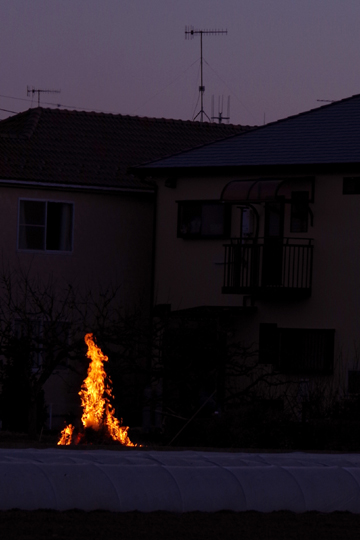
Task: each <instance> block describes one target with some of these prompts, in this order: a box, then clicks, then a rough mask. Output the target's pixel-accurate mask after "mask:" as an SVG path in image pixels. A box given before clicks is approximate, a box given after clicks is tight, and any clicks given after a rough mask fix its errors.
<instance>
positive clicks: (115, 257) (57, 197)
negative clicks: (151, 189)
mask: <svg viewBox="0 0 360 540" xmlns="http://www.w3.org/2000/svg"><path fill="white" fill-rule="evenodd" d="M20 198H25V199H36V200H48V201H62V202H71V203H73V204H74V236H73V250H72V252H71V253H70V252H51V253H50V252H32V251H24V250H18V249H17V229H18V202H19V199H20ZM0 207H1V212H0V256H1V260H2V261H4V263H9V264H10V265H11V266H13V267H15V268H16V266H17V265H20V266H21V267H22V268H29V269H31V271H32V272H33V273H34V275H40V276H43V277H44V278H45V277H46V276H49V275H51V276H53V277H54V278H55V279H56V280H62V281H63V282H65V283H68V282H71V283H73V284H78V285H79V286H85V285H87V286H89V287H90V286H93V287H97V286H99V284H100V286H102V287H107V286H108V285H110V284H114V285H120V286H121V287H122V288H123V291H124V302H126V303H130V304H132V303H133V302H134V301H135V300H136V301H139V300H145V299H146V297H147V298H149V291H150V272H149V270H148V268H149V266H150V261H151V249H152V219H153V218H152V213H153V205H152V201H151V199H150V198H149V196H144V195H143V196H141V195H140V196H139V195H134V194H128V193H121V194H114V193H111V194H102V193H86V192H75V191H74V192H71V191H68V192H66V191H49V190H40V189H14V188H3V187H2V188H0Z"/></svg>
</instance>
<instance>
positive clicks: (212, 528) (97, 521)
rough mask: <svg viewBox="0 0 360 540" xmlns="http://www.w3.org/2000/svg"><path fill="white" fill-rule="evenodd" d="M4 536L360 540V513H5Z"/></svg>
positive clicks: (1, 518)
mask: <svg viewBox="0 0 360 540" xmlns="http://www.w3.org/2000/svg"><path fill="white" fill-rule="evenodd" d="M0 538H4V539H16V540H34V539H45V538H46V539H47V540H48V539H49V540H50V539H55V540H62V539H64V540H65V539H66V540H75V539H76V540H81V539H86V540H95V539H96V540H101V539H106V540H112V539H119V540H165V539H166V540H172V539H174V540H180V539H181V540H193V539H194V540H195V539H197V540H199V539H206V540H215V539H216V540H235V539H236V540H255V539H256V540H300V539H301V540H335V539H339V540H340V539H341V540H347V539H350V540H355V539H356V540H359V538H360V515H357V514H349V513H347V512H334V513H332V514H320V513H318V512H309V513H305V514H293V513H291V512H274V513H271V514H261V513H258V512H243V513H233V512H216V513H213V514H205V513H200V512H191V513H187V514H172V513H167V512H153V513H149V514H141V513H139V512H129V513H124V514H121V513H111V512H89V513H86V512H81V511H75V510H73V511H70V512H55V511H49V510H39V511H34V512H24V511H21V510H11V511H8V512H0Z"/></svg>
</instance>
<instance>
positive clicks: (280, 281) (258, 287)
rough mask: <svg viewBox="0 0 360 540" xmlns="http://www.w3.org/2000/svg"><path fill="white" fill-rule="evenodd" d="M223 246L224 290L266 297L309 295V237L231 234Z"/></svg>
mask: <svg viewBox="0 0 360 540" xmlns="http://www.w3.org/2000/svg"><path fill="white" fill-rule="evenodd" d="M230 242H231V243H230V244H226V245H225V246H224V247H225V265H224V286H223V289H222V292H223V293H237V294H250V295H253V296H255V297H260V298H266V297H270V298H271V297H273V298H306V297H309V296H310V295H311V281H312V266H313V243H312V239H310V238H281V239H279V238H257V239H239V238H232V239H231V240H230Z"/></svg>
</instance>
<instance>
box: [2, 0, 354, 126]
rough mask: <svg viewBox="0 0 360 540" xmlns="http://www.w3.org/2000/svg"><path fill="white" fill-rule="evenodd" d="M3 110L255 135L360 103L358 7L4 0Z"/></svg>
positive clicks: (202, 0) (289, 0) (273, 1)
mask: <svg viewBox="0 0 360 540" xmlns="http://www.w3.org/2000/svg"><path fill="white" fill-rule="evenodd" d="M0 13H1V22H0V51H1V53H0V55H1V62H0V65H1V84H0V108H1V109H6V110H7V111H14V112H20V111H23V110H26V109H28V108H30V107H35V106H37V94H34V95H31V96H29V97H27V93H26V90H27V86H30V87H34V88H35V89H43V90H48V89H50V90H61V94H51V93H49V94H47V93H43V94H41V105H42V106H44V107H46V106H49V107H56V106H57V104H60V105H61V108H69V109H84V110H96V111H102V112H111V113H120V114H129V115H139V116H150V117H165V118H181V119H184V120H189V119H192V118H193V116H194V115H195V114H196V113H197V112H198V111H199V109H200V102H199V103H197V101H198V97H199V91H198V87H199V84H200V37H199V36H194V38H193V39H192V40H185V35H184V31H185V26H186V25H188V26H193V27H194V28H195V29H200V30H207V29H209V30H211V29H219V30H226V29H227V30H228V34H227V35H205V36H204V37H203V57H204V84H205V89H206V90H205V98H204V105H205V107H204V108H205V112H206V113H207V114H208V115H209V116H211V101H212V96H214V101H215V111H214V112H215V114H216V115H217V113H218V99H219V97H220V98H221V96H223V97H224V108H223V113H224V114H226V112H227V110H226V109H227V106H226V104H227V100H228V96H230V121H231V123H240V124H250V125H254V124H263V123H264V119H265V121H266V122H271V121H274V120H277V119H279V118H283V117H286V116H289V115H292V114H297V113H299V112H302V111H305V110H308V109H311V108H315V107H318V106H320V105H322V104H323V103H322V102H319V101H317V100H338V99H342V98H345V97H348V96H351V95H354V94H357V93H360V32H359V22H360V2H359V0H181V1H179V0H101V1H100V0H2V1H1V11H0ZM9 115H10V113H9V112H6V111H3V110H1V111H0V119H3V118H6V117H7V116H9Z"/></svg>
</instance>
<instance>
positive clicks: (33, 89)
mask: <svg viewBox="0 0 360 540" xmlns="http://www.w3.org/2000/svg"><path fill="white" fill-rule="evenodd" d="M35 92H37V95H38V107H40V94H41V93H46V94H60V93H61V90H40V88H34V87H32V88H30V86H27V88H26V95H27V96H29V95H30V94H35Z"/></svg>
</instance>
